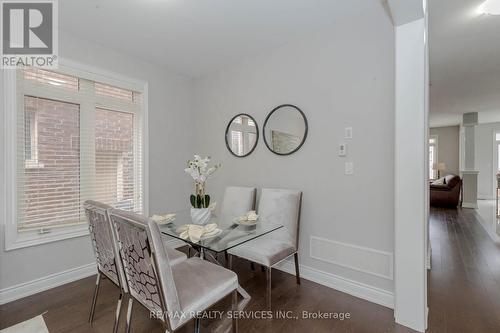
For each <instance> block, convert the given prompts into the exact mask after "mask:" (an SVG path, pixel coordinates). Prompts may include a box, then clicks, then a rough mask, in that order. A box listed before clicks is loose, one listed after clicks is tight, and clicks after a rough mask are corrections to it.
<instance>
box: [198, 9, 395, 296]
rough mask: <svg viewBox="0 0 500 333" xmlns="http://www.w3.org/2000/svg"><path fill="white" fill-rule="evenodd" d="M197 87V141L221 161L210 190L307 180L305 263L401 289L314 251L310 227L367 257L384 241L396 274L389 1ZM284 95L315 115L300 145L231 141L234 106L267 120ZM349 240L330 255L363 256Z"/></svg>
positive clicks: (218, 191)
mask: <svg viewBox="0 0 500 333" xmlns="http://www.w3.org/2000/svg"><path fill="white" fill-rule="evenodd" d="M195 91H196V95H195V110H196V112H197V134H198V139H197V142H198V151H199V152H200V153H201V154H207V155H211V156H212V157H213V160H214V161H220V162H222V169H221V170H220V171H219V172H218V173H217V174H216V175H215V177H214V178H213V179H212V180H211V181H210V183H209V187H208V191H209V192H210V193H211V194H213V195H214V196H215V197H217V198H219V200H220V195H221V193H222V191H223V188H224V186H226V185H230V184H232V185H249V186H256V187H258V188H262V187H282V188H297V189H301V190H302V191H303V193H304V195H303V210H302V219H301V231H300V262H301V264H302V265H303V266H304V267H306V268H312V269H315V270H319V271H321V272H324V273H327V274H333V276H337V277H341V278H342V279H348V280H351V281H354V282H356V283H363V284H366V285H368V286H369V287H370V288H379V289H380V290H383V291H387V292H388V293H390V294H391V295H392V290H393V281H392V278H390V279H388V278H383V277H379V276H375V275H373V274H369V273H363V272H360V271H358V270H353V269H350V268H347V267H342V266H339V265H336V264H333V263H329V262H327V261H325V260H317V259H313V258H311V256H310V252H309V246H310V237H311V236H319V237H322V238H325V239H328V240H332V241H338V242H342V243H346V244H349V245H357V246H362V247H365V249H363V250H362V251H364V252H363V253H366V254H367V257H368V256H371V255H377V252H373V251H383V252H384V253H388V254H389V256H387V257H384V258H383V259H386V258H390V259H389V261H388V265H390V266H391V267H390V268H389V269H390V270H391V272H390V273H391V274H392V253H393V251H394V211H393V210H394V178H393V177H394V165H393V161H394V30H393V26H392V24H391V22H390V20H389V18H388V17H387V15H386V14H385V13H384V10H383V8H382V7H381V6H380V5H379V4H378V3H376V2H374V8H373V9H372V10H371V11H370V12H367V13H364V14H363V15H359V19H355V20H349V21H346V22H336V23H335V24H332V26H331V27H325V28H324V29H323V30H322V31H321V32H318V33H316V34H314V35H311V36H308V37H307V38H304V39H302V40H299V41H296V42H294V43H291V44H288V45H285V46H283V47H281V48H279V49H277V50H274V51H272V52H271V51H270V52H266V53H265V54H264V55H261V56H259V57H257V58H254V59H251V60H248V61H246V62H244V63H241V64H240V65H238V66H235V67H232V68H227V69H226V70H224V71H222V72H220V73H217V74H214V75H212V76H209V77H206V78H203V79H200V80H199V81H196V83H195ZM284 103H290V104H295V105H297V106H298V107H300V108H301V109H302V110H303V111H304V113H305V115H306V117H307V119H308V122H309V134H308V138H307V141H306V143H305V144H304V146H303V147H302V148H301V149H300V150H299V151H298V152H297V153H295V154H293V155H291V156H285V157H280V156H277V155H274V154H273V153H271V152H270V151H269V150H268V149H267V148H266V147H265V145H264V143H263V139H262V138H260V139H259V143H258V146H257V148H256V150H255V151H254V152H253V154H251V155H250V156H249V157H246V158H235V157H233V156H232V155H231V154H230V153H229V151H227V149H226V146H225V144H224V131H225V128H226V125H227V123H228V121H229V120H230V119H231V118H232V117H233V116H234V115H236V114H238V113H248V114H250V115H252V116H253V117H255V119H256V121H257V124H258V125H259V126H262V124H263V122H264V119H265V117H266V115H267V114H268V112H270V111H271V110H272V109H273V108H274V107H276V106H278V105H280V104H284ZM347 126H353V133H354V138H353V139H352V140H345V139H343V135H344V128H345V127H347ZM261 130H262V128H261ZM261 132H262V131H261ZM345 141H347V142H348V145H349V147H348V152H349V156H348V157H347V158H340V157H338V156H337V144H338V143H340V142H345ZM346 161H353V162H354V168H355V174H354V175H353V176H345V175H344V162H346ZM329 244H331V243H329ZM325 246H326V245H325ZM342 250H345V254H339V253H328V252H323V253H322V255H324V256H325V258H323V259H326V260H329V259H331V260H333V259H332V258H337V259H338V258H339V257H338V256H339V255H340V257H341V258H340V259H341V260H343V261H345V262H347V263H351V264H354V262H353V260H350V259H353V257H351V256H350V255H353V253H352V251H351V250H352V248H349V246H343V245H342ZM377 258H378V257H377ZM381 260H382V258H381ZM367 261H368V260H366V259H365V262H362V263H359V262H358V263H357V264H359V265H361V266H366V267H367V270H368V271H370V270H372V271H378V270H381V269H382V268H381V267H378V266H377V267H371V268H369V267H368V266H369V265H370V263H368V262H367ZM364 268H365V267H364Z"/></svg>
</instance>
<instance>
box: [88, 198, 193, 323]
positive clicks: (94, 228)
mask: <svg viewBox="0 0 500 333" xmlns="http://www.w3.org/2000/svg"><path fill="white" fill-rule="evenodd" d="M111 209H113V207H111V206H109V205H106V204H104V203H101V202H98V201H93V200H87V201H85V202H84V210H85V214H86V216H87V220H88V222H89V231H90V237H91V240H92V248H93V249H94V255H95V258H96V263H97V280H96V285H95V288H94V296H93V299H92V305H91V308H90V315H89V322H90V323H92V321H93V320H94V313H95V307H96V303H97V297H98V294H99V287H100V283H101V278H102V277H106V278H108V279H109V280H110V281H111V282H112V283H113V284H115V285H116V286H117V287H118V288H119V290H120V295H119V296H118V303H117V305H116V312H115V322H114V325H113V332H116V331H117V330H118V323H119V320H120V313H121V311H120V310H121V304H122V300H123V295H124V294H127V293H128V284H127V280H126V277H125V273H124V270H123V266H122V261H121V260H120V252H119V248H118V241H117V237H116V230H115V228H114V227H113V225H112V223H111V221H110V218H109V211H110V210H111ZM166 250H167V252H168V253H169V256H170V257H171V258H172V264H173V265H175V264H177V263H179V262H181V261H183V260H185V259H186V255H185V254H184V253H182V252H180V251H177V250H175V249H171V248H168V247H166Z"/></svg>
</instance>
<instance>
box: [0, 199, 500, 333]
mask: <svg viewBox="0 0 500 333" xmlns="http://www.w3.org/2000/svg"><path fill="white" fill-rule="evenodd" d="M476 218H477V216H476V215H475V213H473V211H472V210H461V211H456V210H444V209H437V210H432V212H431V221H430V229H431V243H432V271H430V272H429V283H428V290H429V309H430V312H429V329H428V332H433V333H447V332H449V333H452V332H453V333H459V332H470V333H487V332H496V333H498V332H500V247H499V246H498V245H496V244H495V243H494V242H493V241H492V240H491V239H490V238H489V236H488V235H487V234H486V232H485V231H484V230H483V229H482V227H481V226H480V225H479V223H478V222H477V221H476V220H475V219H476ZM235 268H236V271H237V272H238V276H239V279H240V283H241V284H242V286H243V287H244V288H245V289H246V290H247V291H248V292H249V293H250V294H251V295H252V300H251V302H250V303H249V305H248V306H247V308H246V309H245V310H246V311H248V312H250V311H253V310H265V309H266V306H265V304H266V302H265V292H266V289H265V288H266V283H265V274H264V273H262V272H261V271H260V269H257V270H256V271H255V272H252V271H251V270H250V265H248V263H247V262H244V261H240V260H236V262H235ZM94 282H95V279H94V277H90V278H86V279H83V280H80V281H76V282H73V283H69V284H67V285H64V286H61V287H58V288H55V289H52V290H48V291H45V292H42V293H39V294H37V295H34V296H30V297H27V298H24V299H21V300H18V301H15V302H12V303H9V304H5V305H2V306H0V329H2V328H5V327H8V326H11V325H13V324H15V323H18V322H21V321H23V320H27V319H29V318H32V317H34V316H36V315H39V314H42V313H44V315H43V316H44V319H45V322H46V324H47V326H48V328H49V331H50V332H51V333H57V332H72V333H78V332H103V333H104V332H110V331H111V329H112V326H113V313H114V309H115V301H116V299H117V296H118V291H117V288H116V287H115V286H114V285H112V284H111V283H110V282H109V281H106V280H104V281H103V284H102V289H101V292H100V297H99V300H98V303H97V309H96V314H95V319H94V323H93V325H89V324H88V323H87V319H88V311H89V308H90V302H91V297H92V291H93V287H94ZM124 305H125V306H126V303H125V302H124ZM125 306H124V308H122V311H123V312H122V323H121V326H120V331H123V328H124V327H123V326H124V325H123V324H124V323H123V321H124V317H125ZM228 307H229V300H228V299H227V300H223V301H222V302H221V303H219V304H216V305H215V306H214V307H213V310H225V309H228ZM273 310H283V311H292V314H293V315H294V316H295V315H297V316H300V315H301V314H302V311H310V312H316V311H322V312H344V313H349V314H350V316H351V317H350V319H344V320H339V319H307V320H304V319H301V320H295V319H274V320H266V319H240V320H239V331H240V332H352V333H363V332H367V333H368V332H369V333H377V332H380V333H389V332H397V333H399V332H412V331H411V330H409V329H407V328H405V327H402V326H400V325H397V324H395V323H394V319H393V311H392V310H390V309H388V308H385V307H382V306H378V305H376V304H373V303H370V302H367V301H364V300H361V299H359V298H355V297H352V296H350V295H347V294H344V293H341V292H338V291H335V290H333V289H330V288H327V287H324V286H322V285H318V284H316V283H313V282H310V281H307V280H304V279H302V284H301V285H300V286H297V285H296V283H295V277H294V276H292V275H289V274H286V273H283V272H280V271H278V270H274V271H273ZM221 322H223V321H221V320H218V319H214V320H210V319H206V320H202V332H212V331H214V330H215V329H216V328H217V327H219V325H220V324H221ZM132 331H133V332H162V329H161V325H159V323H158V322H156V321H154V320H151V319H149V314H148V312H147V311H146V310H144V309H143V308H142V307H140V306H136V307H135V308H134V314H133V318H132ZM192 331H193V324H192V323H188V324H187V325H186V326H185V327H183V328H182V329H181V330H179V332H192Z"/></svg>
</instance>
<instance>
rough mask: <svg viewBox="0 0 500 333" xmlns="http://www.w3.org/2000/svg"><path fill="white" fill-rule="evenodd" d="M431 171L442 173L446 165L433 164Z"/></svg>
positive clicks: (441, 163)
mask: <svg viewBox="0 0 500 333" xmlns="http://www.w3.org/2000/svg"><path fill="white" fill-rule="evenodd" d="M432 170H438V171H444V170H446V164H444V163H443V162H440V163H434V165H433V166H432Z"/></svg>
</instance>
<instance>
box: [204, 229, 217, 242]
mask: <svg viewBox="0 0 500 333" xmlns="http://www.w3.org/2000/svg"><path fill="white" fill-rule="evenodd" d="M221 233H222V229H215V230H214V231H212V232H211V233H207V234H204V235H203V236H201V238H200V239H202V240H203V239H209V238H214V237H217V236H219V235H220V234H221Z"/></svg>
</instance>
